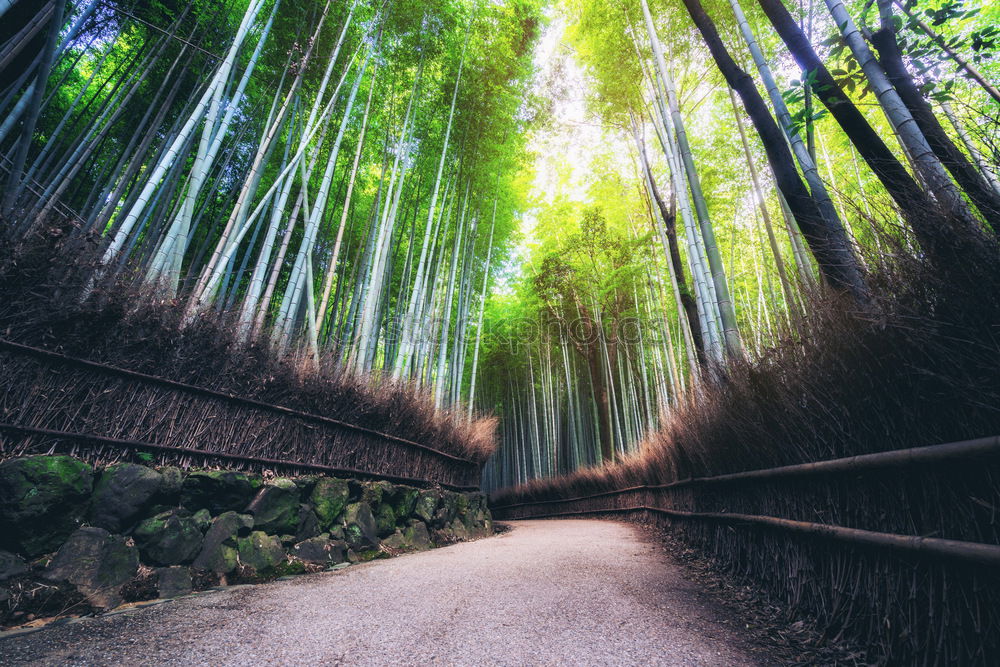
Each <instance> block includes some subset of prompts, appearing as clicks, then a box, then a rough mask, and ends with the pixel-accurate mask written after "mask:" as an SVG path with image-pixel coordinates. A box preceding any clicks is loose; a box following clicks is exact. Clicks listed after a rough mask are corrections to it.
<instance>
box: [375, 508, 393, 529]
mask: <svg viewBox="0 0 1000 667" xmlns="http://www.w3.org/2000/svg"><path fill="white" fill-rule="evenodd" d="M395 530H396V513H395V512H394V511H393V509H392V505H390V504H389V503H382V504H381V505H379V506H378V511H377V512H376V513H375V532H377V533H378V536H379V537H385V536H386V535H391V534H392V533H393V531H395Z"/></svg>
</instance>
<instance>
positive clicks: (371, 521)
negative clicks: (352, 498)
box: [344, 502, 378, 550]
mask: <svg viewBox="0 0 1000 667" xmlns="http://www.w3.org/2000/svg"><path fill="white" fill-rule="evenodd" d="M344 540H345V541H346V542H347V543H348V544H349V545H351V548H353V549H355V550H357V549H364V548H376V547H378V532H377V529H376V527H375V517H374V516H372V509H371V507H370V506H369V505H368V503H364V502H361V503H352V504H350V505H348V506H347V509H346V510H345V511H344Z"/></svg>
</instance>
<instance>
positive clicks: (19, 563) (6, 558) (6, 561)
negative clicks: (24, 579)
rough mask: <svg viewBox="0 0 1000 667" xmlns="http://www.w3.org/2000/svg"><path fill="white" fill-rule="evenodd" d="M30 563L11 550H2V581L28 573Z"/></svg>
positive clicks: (0, 569)
mask: <svg viewBox="0 0 1000 667" xmlns="http://www.w3.org/2000/svg"><path fill="white" fill-rule="evenodd" d="M27 572H28V564H27V563H25V562H24V560H23V559H22V558H20V557H18V556H17V555H16V554H12V553H11V552H9V551H0V581H7V580H8V579H12V578H13V577H19V576H21V575H22V574H27Z"/></svg>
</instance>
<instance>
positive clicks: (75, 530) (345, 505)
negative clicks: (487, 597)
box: [0, 456, 493, 625]
mask: <svg viewBox="0 0 1000 667" xmlns="http://www.w3.org/2000/svg"><path fill="white" fill-rule="evenodd" d="M265 477H266V476H265ZM265 477H262V476H260V475H254V474H249V473H244V472H233V471H225V470H189V471H184V470H181V469H180V468H175V467H162V468H156V469H154V468H152V467H148V466H144V465H138V464H135V463H117V464H114V465H111V466H108V467H106V468H104V469H95V468H94V467H93V466H91V465H90V464H88V463H86V462H84V461H81V460H78V459H75V458H72V457H69V456H30V457H24V458H17V459H11V460H8V461H5V462H4V463H0V625H9V624H15V623H21V622H23V621H25V620H30V619H29V618H28V616H29V615H31V616H34V615H48V616H52V615H58V614H64V613H72V612H75V613H83V612H89V611H93V610H98V611H99V610H104V609H109V608H112V607H115V606H118V605H120V604H122V603H123V602H127V601H129V602H130V601H137V600H142V599H150V598H157V597H173V596H176V595H181V594H184V593H188V592H190V591H191V590H197V589H203V588H208V587H212V586H216V585H219V584H227V583H229V584H231V583H236V582H249V581H260V580H264V579H268V578H273V577H276V576H281V575H285V574H296V573H302V572H316V571H320V570H323V569H328V568H331V567H334V566H337V565H338V564H340V563H346V562H358V561H363V560H370V559H373V558H380V557H386V556H392V555H396V554H398V553H402V552H405V551H415V550H422V549H428V548H431V547H435V546H442V545H445V544H450V543H452V542H457V541H462V540H468V539H474V538H477V537H483V536H486V535H490V534H492V531H493V527H492V519H491V517H490V513H489V510H488V509H487V507H486V499H485V497H484V496H482V495H481V494H479V493H464V494H463V493H455V492H451V491H445V490H441V489H417V488H413V487H408V486H400V485H395V484H390V483H388V482H371V481H357V480H351V479H337V478H333V477H325V476H309V477H298V478H294V479H289V478H274V477H270V478H265Z"/></svg>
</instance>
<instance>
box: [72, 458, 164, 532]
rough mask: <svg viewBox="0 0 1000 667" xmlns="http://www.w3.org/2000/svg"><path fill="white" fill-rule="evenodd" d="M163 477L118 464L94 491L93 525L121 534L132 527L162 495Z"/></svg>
mask: <svg viewBox="0 0 1000 667" xmlns="http://www.w3.org/2000/svg"><path fill="white" fill-rule="evenodd" d="M162 485H163V476H162V475H161V474H160V473H158V472H156V471H155V470H153V469H152V468H147V467H146V466H141V465H136V464H135V463H117V464H115V465H112V466H109V467H108V468H106V469H105V470H104V472H103V473H101V478H100V480H99V481H98V482H97V485H96V486H95V487H94V495H93V498H92V499H91V506H90V523H91V524H92V525H94V526H97V527H99V528H104V529H105V530H108V531H111V532H112V533H120V532H123V531H125V530H126V529H128V528H129V527H131V526H132V524H133V523H134V522H135V519H137V518H138V517H139V516H140V514H141V513H142V512H143V510H145V509H147V508H148V507H149V506H150V505H152V503H153V499H154V498H155V497H156V495H157V494H158V493H159V492H160V488H161V486H162Z"/></svg>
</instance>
